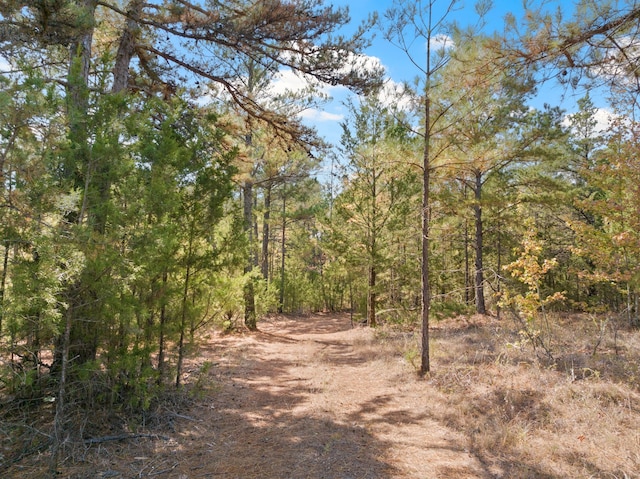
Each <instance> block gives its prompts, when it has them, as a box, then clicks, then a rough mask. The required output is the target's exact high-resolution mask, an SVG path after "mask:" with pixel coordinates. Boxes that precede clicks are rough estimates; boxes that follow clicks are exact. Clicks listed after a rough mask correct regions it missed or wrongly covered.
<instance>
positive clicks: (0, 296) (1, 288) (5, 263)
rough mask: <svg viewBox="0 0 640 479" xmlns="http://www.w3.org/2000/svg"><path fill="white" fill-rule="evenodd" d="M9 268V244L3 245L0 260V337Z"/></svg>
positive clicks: (0, 335) (0, 334)
mask: <svg viewBox="0 0 640 479" xmlns="http://www.w3.org/2000/svg"><path fill="white" fill-rule="evenodd" d="M8 267H9V242H8V241H7V242H5V244H4V258H3V260H2V279H1V280H0V337H2V320H3V319H4V294H5V293H4V292H5V288H6V287H7V268H8Z"/></svg>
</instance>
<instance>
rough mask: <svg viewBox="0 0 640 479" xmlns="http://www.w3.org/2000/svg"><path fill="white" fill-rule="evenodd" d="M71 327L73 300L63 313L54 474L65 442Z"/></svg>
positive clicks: (54, 432)
mask: <svg viewBox="0 0 640 479" xmlns="http://www.w3.org/2000/svg"><path fill="white" fill-rule="evenodd" d="M72 325H73V300H70V301H69V307H68V308H67V311H66V313H65V323H64V333H63V335H62V345H61V349H62V354H61V356H62V358H61V360H60V378H59V380H58V397H57V400H56V414H55V418H54V421H53V428H54V431H53V438H52V439H53V445H52V451H51V464H50V469H51V472H52V474H55V473H56V469H57V465H58V456H59V454H60V449H61V447H62V446H63V445H64V443H65V442H66V440H67V430H66V422H67V420H66V400H67V374H68V367H69V347H70V344H71V327H72Z"/></svg>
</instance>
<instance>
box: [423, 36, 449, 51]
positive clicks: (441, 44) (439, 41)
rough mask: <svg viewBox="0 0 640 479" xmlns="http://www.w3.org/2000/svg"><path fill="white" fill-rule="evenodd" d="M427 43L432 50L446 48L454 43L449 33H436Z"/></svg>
mask: <svg viewBox="0 0 640 479" xmlns="http://www.w3.org/2000/svg"><path fill="white" fill-rule="evenodd" d="M429 45H430V46H431V49H432V50H446V49H448V48H453V47H454V46H455V44H454V43H453V38H451V37H450V36H449V35H443V34H440V35H436V36H434V37H432V38H431V39H430V41H429Z"/></svg>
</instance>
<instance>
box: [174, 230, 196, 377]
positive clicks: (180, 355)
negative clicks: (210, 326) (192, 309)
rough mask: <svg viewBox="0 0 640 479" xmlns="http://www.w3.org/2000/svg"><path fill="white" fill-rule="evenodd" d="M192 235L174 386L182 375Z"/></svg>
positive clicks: (188, 254) (191, 245)
mask: <svg viewBox="0 0 640 479" xmlns="http://www.w3.org/2000/svg"><path fill="white" fill-rule="evenodd" d="M192 238H193V235H189V246H188V251H187V269H186V271H185V276H184V289H183V290H182V312H181V317H180V338H179V340H178V364H177V366H176V369H177V372H176V388H179V387H180V376H181V375H182V363H183V361H184V333H185V330H186V328H187V299H188V297H189V280H190V279H191V254H192V248H193V242H192Z"/></svg>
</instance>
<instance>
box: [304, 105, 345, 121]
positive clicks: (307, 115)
mask: <svg viewBox="0 0 640 479" xmlns="http://www.w3.org/2000/svg"><path fill="white" fill-rule="evenodd" d="M300 117H301V118H304V119H305V120H310V121H317V122H325V121H331V122H338V121H342V120H344V115H341V114H339V113H331V112H328V111H324V110H318V109H315V108H307V109H306V110H304V111H303V112H302V113H300Z"/></svg>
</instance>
